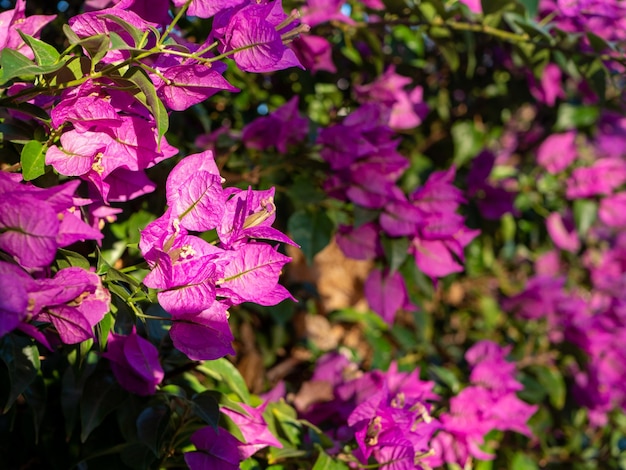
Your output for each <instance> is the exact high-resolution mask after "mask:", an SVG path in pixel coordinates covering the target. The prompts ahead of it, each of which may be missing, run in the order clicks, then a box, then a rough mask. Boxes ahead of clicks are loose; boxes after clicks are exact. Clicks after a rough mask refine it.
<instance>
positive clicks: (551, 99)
mask: <svg viewBox="0 0 626 470" xmlns="http://www.w3.org/2000/svg"><path fill="white" fill-rule="evenodd" d="M561 79H562V73H561V69H560V68H559V66H558V65H556V64H547V65H546V66H545V67H544V69H543V71H542V72H541V81H539V82H537V80H536V79H535V76H534V75H532V74H531V75H529V86H530V92H531V93H532V95H533V96H534V97H535V99H536V100H537V101H539V102H541V103H545V104H547V105H548V106H554V103H556V100H557V98H565V91H564V90H563V84H562V83H561Z"/></svg>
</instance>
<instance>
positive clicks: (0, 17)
mask: <svg viewBox="0 0 626 470" xmlns="http://www.w3.org/2000/svg"><path fill="white" fill-rule="evenodd" d="M55 18H56V15H32V16H28V17H27V16H26V0H17V1H16V2H15V8H14V9H12V10H6V11H3V12H2V13H0V50H2V49H13V50H15V51H17V52H20V53H22V54H24V55H25V56H26V57H28V58H29V59H34V58H35V55H34V53H33V51H32V50H31V48H30V47H28V46H27V45H26V43H25V42H24V40H23V39H22V37H21V36H20V34H19V33H18V30H19V31H21V32H22V33H24V34H28V35H29V36H33V37H36V38H38V37H39V33H40V32H41V30H42V29H43V27H44V26H46V25H47V24H48V23H50V22H51V21H52V20H54V19H55Z"/></svg>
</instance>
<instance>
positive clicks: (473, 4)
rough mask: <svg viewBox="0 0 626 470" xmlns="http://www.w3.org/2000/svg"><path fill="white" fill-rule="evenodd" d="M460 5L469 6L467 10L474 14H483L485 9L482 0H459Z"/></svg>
mask: <svg viewBox="0 0 626 470" xmlns="http://www.w3.org/2000/svg"><path fill="white" fill-rule="evenodd" d="M459 2H460V3H464V4H465V5H467V8H469V10H470V11H471V12H473V13H482V12H483V7H482V5H481V3H480V0H459Z"/></svg>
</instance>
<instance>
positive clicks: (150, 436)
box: [137, 404, 170, 457]
mask: <svg viewBox="0 0 626 470" xmlns="http://www.w3.org/2000/svg"><path fill="white" fill-rule="evenodd" d="M169 426H170V409H169V407H168V406H167V405H164V404H160V405H156V406H152V407H150V408H146V409H145V410H143V412H142V413H141V414H140V415H139V417H138V418H137V435H138V436H139V440H140V441H141V442H143V443H144V444H145V445H147V446H148V448H150V450H151V451H152V452H153V453H154V455H155V456H156V457H160V456H161V445H162V443H163V440H164V438H165V437H166V436H167V434H168V432H167V430H168V427H169Z"/></svg>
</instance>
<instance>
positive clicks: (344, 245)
mask: <svg viewBox="0 0 626 470" xmlns="http://www.w3.org/2000/svg"><path fill="white" fill-rule="evenodd" d="M335 240H336V241H337V245H338V246H339V248H341V251H342V252H343V254H344V255H346V256H347V257H348V258H352V259H360V260H369V259H374V258H376V257H377V256H381V255H382V254H383V247H382V245H381V243H380V228H379V227H378V225H377V224H375V223H373V222H370V223H367V224H363V225H361V226H359V227H356V228H355V227H352V226H348V225H340V226H339V228H338V229H337V234H336V237H335Z"/></svg>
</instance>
